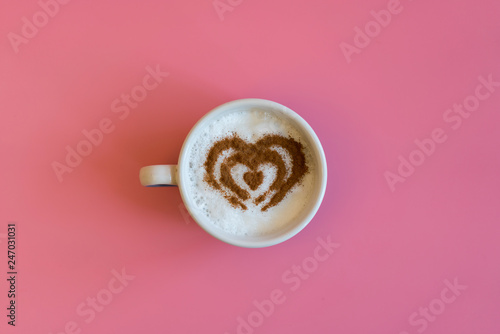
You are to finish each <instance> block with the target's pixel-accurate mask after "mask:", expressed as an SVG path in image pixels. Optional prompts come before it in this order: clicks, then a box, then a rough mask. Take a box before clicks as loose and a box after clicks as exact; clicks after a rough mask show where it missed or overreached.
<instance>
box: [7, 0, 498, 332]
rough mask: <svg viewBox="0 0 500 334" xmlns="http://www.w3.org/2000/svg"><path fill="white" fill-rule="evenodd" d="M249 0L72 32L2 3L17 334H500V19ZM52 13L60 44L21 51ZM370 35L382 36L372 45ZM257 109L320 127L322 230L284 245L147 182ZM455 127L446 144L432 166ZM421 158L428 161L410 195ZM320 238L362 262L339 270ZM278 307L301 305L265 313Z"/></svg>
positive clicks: (339, 257)
mask: <svg viewBox="0 0 500 334" xmlns="http://www.w3.org/2000/svg"><path fill="white" fill-rule="evenodd" d="M44 1H45V2H48V3H53V2H51V1H49V0H42V3H44ZM227 1H229V0H221V2H222V3H225V4H226V6H230V8H231V9H232V10H231V11H229V10H228V11H226V12H224V13H222V14H221V16H219V15H218V13H217V11H216V9H215V8H214V5H213V2H212V1H211V0H204V1H201V0H195V1H180V0H177V1H141V2H140V1H105V0H104V1H93V2H89V1H76V0H75V1H71V2H69V3H68V4H64V5H63V4H61V5H59V8H58V9H57V8H56V7H55V6H54V5H53V4H52V7H50V6H49V7H48V8H49V9H48V10H49V11H52V15H53V17H50V18H49V17H48V16H47V15H46V14H40V13H38V12H40V11H41V10H42V9H41V5H40V4H39V3H37V1H35V0H31V1H22V3H21V2H13V1H6V0H2V1H1V7H0V8H1V10H0V36H1V43H0V57H1V63H0V85H1V86H0V108H1V117H2V118H1V122H0V127H1V137H0V138H1V142H0V149H1V157H2V158H1V161H2V163H1V174H2V178H3V179H2V192H1V198H0V209H1V210H0V213H1V217H0V248H1V251H0V254H4V255H3V256H2V259H1V260H0V263H1V265H0V268H2V269H1V277H3V278H2V279H1V282H0V296H1V297H0V303H1V305H0V306H1V307H0V309H1V310H2V311H1V312H0V313H1V314H0V319H2V320H1V323H0V331H1V332H2V333H4V332H8V333H44V334H48V333H52V334H56V333H146V332H147V333H221V334H224V333H230V334H233V333H252V332H253V333H377V334H378V333H394V334H400V333H401V334H402V333H405V334H413V333H421V332H425V333H429V334H431V333H475V334H482V333H498V332H499V331H500V320H499V318H500V315H499V313H500V311H499V310H500V284H499V279H500V267H499V264H498V263H499V255H500V243H499V242H498V240H499V238H500V227H499V223H500V221H499V218H500V206H499V203H498V202H499V198H500V177H499V174H498V173H499V170H500V154H499V152H500V151H499V148H500V132H499V130H498V123H499V122H500V113H499V112H500V108H499V107H500V87H497V86H493V87H490V89H491V91H488V88H486V87H481V88H478V89H479V93H480V94H482V95H481V96H482V97H483V100H481V101H480V103H479V106H477V105H475V106H474V102H475V101H476V102H477V101H478V100H477V99H475V98H471V97H470V96H472V95H474V94H475V93H476V87H478V85H481V83H480V81H479V79H478V78H479V77H480V76H482V77H483V78H485V79H487V78H488V76H490V75H491V76H492V80H493V81H495V82H499V81H500V62H499V56H500V20H499V19H498V14H499V13H500V3H499V2H498V1H494V0H484V1H473V0H463V1H451V0H446V1H438V2H436V1H423V0H419V1H410V0H401V2H400V4H399V7H398V6H396V5H397V3H395V2H393V1H395V0H393V1H392V2H391V1H389V2H388V1H386V0H381V1H366V0H365V1H356V2H352V1H348V0H341V1H319V0H317V1H309V2H307V1H297V0H287V1H284V0H279V1H263V0H252V1H242V2H241V1H237V0H232V1H231V2H230V3H232V4H233V5H228V2H227ZM388 3H389V4H388ZM388 5H389V7H390V8H391V9H394V8H396V9H394V10H397V11H399V13H398V14H392V15H391V19H390V22H387V21H388V19H387V16H384V15H383V14H384V13H389V12H380V11H381V10H385V9H386V8H387V7H388ZM391 6H392V7H391ZM371 11H375V13H379V16H380V15H381V16H380V17H379V19H380V20H382V19H384V18H385V20H386V21H384V22H383V23H384V25H385V27H381V26H380V25H378V23H373V22H372V23H370V21H374V16H373V14H371ZM37 13H38V14H37ZM380 13H382V14H380ZM34 15H35V20H38V21H37V22H38V24H39V25H40V27H39V28H37V29H38V32H37V33H36V34H35V32H33V31H30V30H29V28H26V27H25V28H24V33H25V34H28V35H29V34H30V33H31V35H30V37H29V38H26V39H25V40H23V41H24V42H22V43H21V42H19V43H21V44H19V45H17V44H16V43H15V42H12V40H14V41H16V38H17V41H19V40H20V38H24V37H22V33H23V25H26V24H27V23H26V21H23V17H26V18H27V20H28V21H29V22H33V16H34ZM44 15H45V16H44ZM45 19H47V20H45ZM374 22H375V21H374ZM366 25H367V27H368V29H372V30H370V31H369V33H370V34H371V35H372V36H373V37H372V38H370V37H368V38H370V40H369V41H367V39H366V38H367V37H364V38H363V36H361V37H360V36H358V37H357V39H356V41H355V34H356V33H355V29H356V27H360V28H361V29H363V30H364V29H365V26H366ZM14 34H16V35H14ZM13 36H18V37H13ZM355 42H357V43H358V46H360V45H361V46H362V47H359V48H358V50H357V53H352V54H350V55H349V56H347V57H346V56H345V55H344V53H343V52H342V49H341V45H344V46H345V45H346V44H342V43H348V44H350V45H353V46H356V44H355ZM360 43H361V44H360ZM362 43H365V44H367V45H365V44H362ZM16 51H17V52H16ZM148 66H149V67H151V68H152V69H154V68H156V67H157V66H158V67H159V69H160V70H161V71H162V72H168V73H169V75H168V76H166V77H161V78H160V79H159V81H161V82H159V83H158V85H157V87H156V88H154V89H152V90H150V91H148V92H147V96H146V97H145V99H144V100H143V101H141V102H139V103H138V105H137V106H136V107H135V108H133V109H130V114H128V116H127V117H123V116H124V114H122V113H115V112H113V110H112V108H111V104H112V103H113V102H114V101H115V99H120V97H121V96H122V94H130V93H131V90H133V89H134V88H135V89H136V93H137V92H139V91H140V89H139V90H138V88H137V86H138V85H142V82H143V78H144V76H145V75H146V74H147V73H148V72H147V70H146V68H147V67H148ZM149 83H150V85H151V84H152V83H153V81H150V82H149ZM485 95H487V97H485ZM244 97H259V98H265V99H270V100H274V101H276V102H279V103H282V104H284V105H286V106H288V107H290V108H292V109H293V110H295V111H296V112H297V113H299V114H300V115H302V116H303V117H304V118H305V119H306V120H307V121H308V122H309V124H310V125H311V126H312V127H313V129H315V131H316V133H317V135H318V137H319V138H320V140H321V141H322V143H323V145H324V149H325V153H326V157H327V161H328V172H329V182H328V188H327V192H326V195H325V199H324V202H323V205H322V206H321V208H320V210H319V212H318V214H317V215H316V217H315V218H314V219H313V221H312V222H311V223H310V224H309V225H308V226H307V227H306V228H305V230H303V231H302V232H301V233H299V234H298V235H297V236H295V237H294V238H292V239H291V240H289V241H287V242H285V243H283V244H280V245H277V246H273V247H270V248H264V249H243V248H237V247H234V246H230V245H226V244H224V243H222V242H220V241H218V240H216V239H215V238H213V237H211V236H210V235H208V234H207V233H205V232H204V231H203V230H202V229H201V228H200V227H198V225H196V224H195V223H194V222H192V221H191V220H190V219H189V218H188V217H187V216H186V215H185V211H184V210H183V206H182V204H181V198H180V195H179V191H178V190H177V189H175V188H154V189H147V188H142V187H141V186H140V184H139V180H138V172H139V168H140V167H141V166H144V165H148V164H155V163H174V162H176V161H177V157H178V154H179V150H180V147H181V145H182V142H183V140H184V138H185V136H186V134H187V133H188V131H189V130H190V128H191V127H192V126H193V125H194V124H195V122H196V121H197V120H198V119H199V118H200V117H201V116H202V115H204V114H205V113H206V112H208V111H209V110H211V109H212V108H214V107H215V106H217V105H219V104H222V103H224V102H227V101H230V100H234V99H238V98H244ZM464 101H468V102H467V103H469V104H470V105H472V107H473V108H474V109H476V110H474V111H473V112H471V114H470V117H468V118H460V119H461V120H462V123H461V124H460V125H461V126H460V127H459V128H457V129H454V128H453V127H452V126H456V125H457V124H458V123H455V122H459V121H458V120H457V118H456V117H457V115H458V114H454V117H455V118H454V121H453V122H447V121H445V119H444V118H443V117H444V115H445V114H446V112H447V110H448V109H449V108H452V107H453V105H454V104H463V103H464ZM120 103H121V102H120ZM121 106H124V104H123V103H122V104H121ZM472 107H471V108H472ZM446 115H448V116H450V115H451V114H446ZM120 116H122V118H123V119H120ZM450 117H451V116H450ZM105 119H108V120H110V122H111V123H112V128H113V130H112V131H111V132H109V133H107V134H104V135H103V139H102V142H101V143H98V144H97V145H95V146H94V147H93V148H92V152H91V153H90V154H89V155H88V156H86V157H83V159H82V161H81V163H79V164H78V165H77V166H76V167H74V168H72V171H71V172H66V173H64V174H62V175H61V178H62V179H61V180H59V179H58V177H57V175H56V173H55V171H54V169H53V164H54V162H58V163H61V164H65V157H66V154H67V151H66V147H67V146H69V147H71V148H73V149H75V148H76V147H77V145H78V143H79V142H81V141H82V140H84V139H85V137H84V135H83V134H82V131H84V130H88V131H90V130H92V129H95V128H96V127H98V126H99V123H100V122H101V121H102V120H105ZM436 128H440V129H442V131H443V132H444V135H445V136H446V141H444V142H443V143H438V144H435V148H434V152H433V154H431V155H430V156H428V157H426V158H425V161H423V162H422V161H421V160H418V159H419V158H422V156H421V155H419V153H414V154H413V155H411V154H412V152H413V151H415V150H416V149H418V147H417V146H416V144H415V143H414V141H415V140H417V139H418V140H424V139H425V138H430V137H431V133H432V132H433V130H434V129H436ZM399 156H402V157H403V158H404V159H409V157H410V156H411V157H412V159H413V161H418V162H419V163H421V165H420V166H417V167H416V168H415V170H414V171H413V173H412V175H409V176H408V177H407V178H405V180H406V181H405V182H397V183H396V184H395V185H394V189H393V190H394V191H391V188H390V186H389V184H388V182H387V181H386V177H385V175H384V174H385V173H386V172H387V171H389V172H392V173H395V174H396V173H397V169H398V166H399V164H400V160H399V159H400V158H399ZM415 159H417V160H415ZM9 222H16V223H17V255H16V256H17V260H18V265H17V270H18V280H17V293H18V296H17V318H16V327H15V328H12V326H7V320H8V318H7V317H6V314H7V310H6V307H7V305H8V304H7V303H8V301H9V300H8V298H7V291H8V286H7V281H6V279H5V276H6V272H7V257H6V256H5V255H6V253H7V252H6V248H7V241H6V239H5V238H6V233H7V224H8V223H9ZM318 238H321V239H322V240H323V241H325V240H327V239H328V238H330V240H331V241H332V242H334V243H337V244H340V246H339V247H338V248H336V249H335V251H334V252H333V254H331V255H330V254H329V253H326V250H325V249H322V248H318V247H320V245H321V244H320V243H319V242H318ZM320 251H321V253H318V252H320ZM315 252H316V253H317V254H320V255H321V258H322V259H323V260H322V261H320V262H318V261H317V259H315V258H314V257H313V256H314V254H315ZM327 255H329V256H327ZM325 257H326V259H325ZM294 266H295V267H294ZM297 266H299V267H297ZM294 268H295V269H294ZM297 268H302V269H297ZM306 269H307V270H308V271H309V273H307V272H305V271H304V270H306ZM294 270H295V271H294ZM298 270H301V271H300V272H299V271H298ZM122 271H124V273H125V275H126V276H127V277H128V280H127V279H125V283H120V282H119V281H117V280H116V278H114V277H115V275H118V273H120V272H122ZM447 284H448V285H452V284H455V285H456V286H458V287H455V288H454V289H450V288H449V287H448V285H447ZM110 291H111V292H110ZM273 293H274V294H280V293H281V299H280V301H281V303H279V304H273V302H265V300H269V299H270V298H271V295H272V294H273ZM92 298H94V299H95V300H97V302H96V303H97V308H94V309H93V308H92V307H91V306H90V304H88V303H89V301H92ZM255 301H256V302H257V304H259V303H261V304H262V305H265V306H263V307H267V311H266V309H265V311H259V309H258V308H257V306H256V304H255ZM269 303H271V306H269V305H270V304H269ZM259 305H260V304H259ZM97 309H98V310H99V311H97ZM259 312H260V313H259ZM82 313H83V315H82ZM264 313H266V314H267V315H263V314H264ZM249 318H250V319H249ZM252 324H253V325H252Z"/></svg>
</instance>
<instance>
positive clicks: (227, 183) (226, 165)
mask: <svg viewBox="0 0 500 334" xmlns="http://www.w3.org/2000/svg"><path fill="white" fill-rule="evenodd" d="M273 147H279V148H283V149H284V150H286V151H287V152H288V154H289V156H290V158H291V161H290V162H291V170H290V171H287V168H286V164H285V161H284V160H283V157H282V156H281V155H280V154H279V153H278V152H277V151H276V150H274V149H273ZM230 149H232V153H231V154H230V155H229V156H228V157H226V158H225V159H224V160H223V162H222V164H221V166H220V177H219V179H217V178H216V176H215V165H216V163H217V160H218V159H219V157H220V155H221V154H222V153H223V152H225V151H227V150H230ZM267 163H269V164H272V165H273V166H274V167H276V177H275V179H274V181H273V183H272V184H271V185H270V187H269V189H267V190H266V191H265V192H264V193H263V194H262V195H260V196H259V197H257V198H255V199H254V200H253V202H254V203H255V204H256V205H258V204H260V203H262V202H264V201H265V200H266V198H267V197H268V196H270V195H271V198H270V199H269V201H268V202H267V203H265V204H264V206H263V207H262V208H261V210H262V211H266V210H267V209H269V208H271V207H273V206H275V205H277V204H279V203H280V202H281V201H282V200H283V198H285V196H286V195H287V194H288V192H289V191H290V190H291V189H292V188H293V187H294V186H295V185H296V184H298V183H299V182H300V181H301V180H302V178H303V177H304V175H305V174H306V173H307V172H308V170H309V168H308V166H307V163H306V158H305V155H304V152H303V147H302V144H301V143H300V142H298V141H296V140H294V139H293V138H291V137H288V138H286V137H283V136H280V135H276V134H268V135H265V136H264V137H262V138H261V139H259V140H258V141H257V142H256V143H255V144H252V143H247V142H245V141H244V140H242V139H241V138H239V137H238V136H237V135H233V136H231V137H228V138H224V139H221V140H219V141H217V142H215V143H214V144H213V145H212V147H211V148H210V150H209V152H208V154H207V157H206V160H205V164H204V167H205V172H206V173H205V181H206V182H207V183H208V184H209V185H210V186H212V187H213V188H214V189H215V190H217V191H219V192H221V193H222V194H223V195H224V197H225V198H226V199H227V200H228V202H229V203H230V204H231V205H232V206H233V207H236V208H237V207H240V208H242V209H243V210H246V209H247V206H246V205H245V204H244V203H243V202H244V201H246V200H248V199H249V198H250V197H251V196H250V193H249V192H248V191H247V190H245V189H243V188H241V187H240V186H239V185H238V184H237V183H236V181H235V180H234V179H233V177H232V175H231V170H232V168H233V167H234V166H236V165H239V164H242V165H245V166H246V167H247V168H248V171H247V172H246V173H244V175H243V181H244V182H245V183H246V184H247V185H248V187H249V188H250V189H251V190H256V189H258V188H259V186H260V185H261V184H262V182H263V180H264V174H263V172H262V171H261V170H259V166H260V165H263V164H267ZM287 175H289V176H288V177H287ZM224 187H225V188H224ZM226 189H227V190H229V192H230V195H228V191H227V190H226Z"/></svg>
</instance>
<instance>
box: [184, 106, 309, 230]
mask: <svg viewBox="0 0 500 334" xmlns="http://www.w3.org/2000/svg"><path fill="white" fill-rule="evenodd" d="M189 153H190V154H189V164H188V165H189V170H188V173H187V175H188V177H187V181H186V187H187V188H188V192H189V193H190V194H191V196H192V198H193V205H192V209H193V210H195V211H196V213H197V214H199V215H200V216H203V217H205V219H207V220H209V221H210V222H211V223H212V224H213V225H214V226H216V227H218V228H220V229H222V230H223V231H225V232H227V233H229V234H232V235H239V236H242V235H245V236H259V235H268V234H270V233H271V234H272V233H274V231H278V230H280V229H283V228H285V226H287V224H289V223H290V222H291V221H293V220H294V219H296V217H297V216H300V215H301V214H302V212H303V211H304V207H305V206H307V205H309V203H310V197H311V194H312V192H313V189H314V187H315V184H316V182H317V180H316V178H315V175H316V168H317V167H316V164H315V159H314V158H313V156H312V152H311V144H310V142H309V141H308V139H307V138H306V137H305V136H304V135H303V133H302V132H301V131H300V129H298V128H297V127H296V126H295V123H294V122H293V121H292V120H290V119H289V118H287V117H284V116H282V115H280V114H279V111H275V110H265V109H264V110H262V109H239V110H235V111H232V112H230V113H227V114H226V115H224V116H222V117H220V118H218V119H217V120H215V121H213V122H210V124H209V125H208V126H206V127H205V128H203V129H202V130H201V131H199V132H198V133H197V139H196V140H195V141H194V142H193V144H192V145H191V146H190V148H189Z"/></svg>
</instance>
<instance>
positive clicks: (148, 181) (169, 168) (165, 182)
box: [139, 165, 177, 187]
mask: <svg viewBox="0 0 500 334" xmlns="http://www.w3.org/2000/svg"><path fill="white" fill-rule="evenodd" d="M139 179H140V180H141V184H142V185H143V186H145V187H168V186H177V165H152V166H146V167H142V168H141V170H140V172H139Z"/></svg>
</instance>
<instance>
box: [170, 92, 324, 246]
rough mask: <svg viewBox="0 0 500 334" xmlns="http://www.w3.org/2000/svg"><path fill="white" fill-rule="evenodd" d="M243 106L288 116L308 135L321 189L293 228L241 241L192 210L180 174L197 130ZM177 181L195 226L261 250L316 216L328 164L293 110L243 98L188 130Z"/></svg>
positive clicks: (319, 143)
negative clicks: (278, 112) (307, 210)
mask: <svg viewBox="0 0 500 334" xmlns="http://www.w3.org/2000/svg"><path fill="white" fill-rule="evenodd" d="M242 106H251V107H262V108H267V109H277V110H279V111H280V112H282V113H284V114H285V115H286V116H287V117H289V118H290V119H291V120H293V121H294V122H295V123H296V124H297V125H298V126H299V127H300V128H302V130H303V131H304V132H305V134H307V136H308V137H309V138H310V140H311V144H312V146H314V147H312V149H313V150H314V155H317V158H318V166H317V169H318V173H317V174H318V176H319V178H320V189H318V190H317V191H316V192H315V195H316V194H317V200H316V202H315V203H314V205H313V206H312V207H311V208H310V209H309V212H308V213H307V215H306V216H305V217H304V218H303V219H302V220H301V221H300V223H298V224H296V225H295V226H294V227H293V228H291V229H289V230H287V231H285V232H283V233H280V234H277V235H274V236H269V237H263V238H259V239H257V238H255V239H252V238H249V239H243V238H238V237H236V236H232V235H230V234H228V233H226V232H224V231H223V230H221V229H220V228H219V227H217V226H215V225H214V224H213V223H211V222H210V221H209V219H204V217H202V216H200V215H199V214H198V213H197V212H196V211H195V210H193V209H192V207H191V205H190V203H191V201H190V198H189V194H188V192H187V187H185V186H184V180H185V176H184V174H183V172H182V171H183V170H186V169H187V164H188V163H189V161H188V158H189V154H188V148H189V146H190V145H191V143H192V142H193V141H194V140H195V139H196V136H195V135H194V134H195V133H196V132H197V131H199V130H200V129H202V128H204V127H205V126H206V125H205V124H208V123H210V122H211V121H213V120H215V119H218V118H219V117H220V116H221V115H222V114H224V113H226V112H230V111H231V110H234V109H236V108H241V107H242ZM177 181H178V186H179V191H180V193H181V198H182V201H183V202H184V205H185V207H186V209H187V210H188V212H189V214H190V215H191V217H192V218H193V219H194V220H195V221H196V222H197V224H198V225H199V226H200V227H201V228H203V229H204V230H205V231H206V232H208V233H209V234H210V235H212V236H213V237H215V238H217V239H219V240H221V241H223V242H225V243H228V244H231V245H234V246H240V247H245V248H261V247H268V246H273V245H277V244H279V243H282V242H284V241H286V240H288V239H290V238H292V237H293V236H295V235H297V234H298V233H299V232H300V231H302V229H304V228H305V227H306V226H307V225H308V224H309V222H310V221H311V220H312V219H313V217H314V216H315V214H316V213H317V211H318V209H319V207H320V205H321V203H322V201H323V197H324V195H325V191H326V185H327V165H326V157H325V153H324V150H323V147H322V145H321V142H320V141H319V139H318V137H317V135H316V133H315V132H314V130H313V129H312V128H311V126H310V125H309V124H308V123H307V122H306V121H305V120H304V119H303V118H302V117H301V116H300V115H298V114H297V113H296V112H295V111H293V110H291V109H290V108H288V107H286V106H284V105H282V104H280V103H278V102H274V101H270V100H265V99H260V98H245V99H238V100H233V101H230V102H226V103H224V104H221V105H219V106H217V107H215V108H213V109H212V110H210V111H209V112H208V113H206V114H205V115H204V116H203V117H202V118H200V119H199V120H198V121H197V122H196V124H195V125H194V126H193V127H192V128H191V130H190V131H189V133H188V135H187V136H186V139H185V140H184V143H183V145H182V147H181V151H180V154H179V162H178V168H177Z"/></svg>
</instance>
